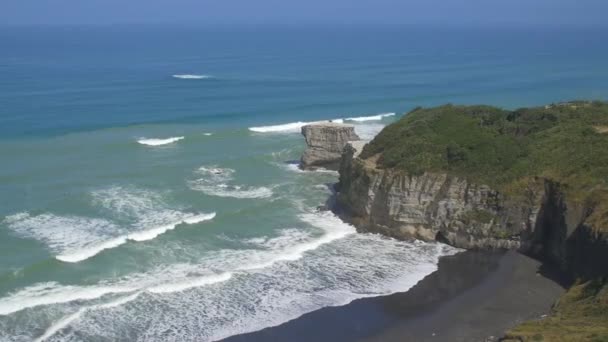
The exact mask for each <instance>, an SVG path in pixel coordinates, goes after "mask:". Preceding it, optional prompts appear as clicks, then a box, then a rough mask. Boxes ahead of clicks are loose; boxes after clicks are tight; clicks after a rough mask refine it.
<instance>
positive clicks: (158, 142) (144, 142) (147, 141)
mask: <svg viewBox="0 0 608 342" xmlns="http://www.w3.org/2000/svg"><path fill="white" fill-rule="evenodd" d="M182 139H184V137H171V138H167V139H146V138H141V139H139V140H137V142H138V143H140V144H142V145H147V146H161V145H167V144H172V143H174V142H177V141H180V140H182Z"/></svg>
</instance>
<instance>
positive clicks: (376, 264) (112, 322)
mask: <svg viewBox="0 0 608 342" xmlns="http://www.w3.org/2000/svg"><path fill="white" fill-rule="evenodd" d="M298 219H299V221H300V224H296V225H297V226H299V227H298V228H295V227H294V228H287V229H283V230H280V231H278V232H277V233H278V234H276V235H274V236H270V237H268V236H262V237H259V236H258V237H253V238H249V239H243V240H234V241H232V242H231V243H235V244H238V243H240V244H242V246H243V247H246V248H242V249H224V250H219V251H218V250H215V251H212V252H209V253H206V254H204V255H203V256H202V257H200V258H199V259H198V260H197V264H196V265H193V264H175V265H166V266H163V267H158V268H156V269H154V270H151V271H148V272H146V273H142V274H136V275H131V276H128V277H126V278H122V279H119V280H112V282H111V283H99V284H97V285H90V286H86V287H77V286H67V285H60V284H57V283H52V284H46V285H45V286H40V285H39V286H38V288H34V287H29V288H26V289H23V290H21V291H19V292H16V293H11V294H9V296H8V297H5V298H0V310H1V311H0V314H7V313H12V312H16V311H19V310H23V309H27V308H32V307H34V306H36V307H37V308H36V311H35V313H36V314H38V313H39V314H41V315H48V317H55V318H54V323H52V324H50V326H49V327H46V328H45V327H44V324H48V323H45V322H48V321H46V320H36V321H33V320H32V322H34V323H32V324H37V325H36V326H34V327H28V330H20V332H24V335H23V336H28V335H27V334H31V332H32V331H45V333H44V335H43V336H42V337H45V338H47V337H50V336H52V335H53V334H56V333H59V332H60V331H61V333H62V337H65V338H66V339H68V340H69V339H70V337H78V338H80V339H85V340H86V339H87V338H92V337H97V338H103V339H112V337H114V338H116V336H118V335H117V333H119V332H121V331H127V330H125V329H128V328H130V329H128V331H133V329H132V328H133V327H140V328H141V329H140V328H138V330H136V331H133V332H134V333H135V334H136V335H135V336H131V338H134V337H137V338H140V339H141V338H144V339H146V340H149V341H164V340H208V341H213V340H220V339H223V338H227V337H229V336H232V335H235V334H242V333H247V332H252V331H257V330H260V329H263V328H266V327H271V326H276V325H279V324H282V323H284V322H287V321H289V320H292V319H295V318H297V317H299V316H301V315H303V314H306V313H308V312H311V311H314V310H317V309H320V308H322V307H326V306H336V305H344V304H347V303H348V302H350V301H352V300H354V299H357V298H362V297H370V296H379V295H387V294H391V293H394V292H399V291H406V290H407V289H409V288H410V287H411V286H413V285H415V284H416V283H417V282H418V281H419V280H420V279H422V278H423V277H425V276H426V275H428V274H430V273H431V272H433V271H434V270H435V269H436V267H437V266H436V265H437V261H438V258H439V257H440V256H442V255H449V254H454V253H455V252H457V251H458V250H456V249H454V248H452V247H449V246H446V245H441V244H435V243H424V242H418V243H411V242H404V241H397V240H394V239H390V238H386V237H383V236H379V235H373V234H355V229H354V227H352V226H351V225H349V224H346V223H344V222H342V221H341V220H339V218H337V217H336V216H335V215H333V214H332V213H331V212H304V213H301V214H300V215H298ZM301 225H304V226H306V228H304V227H302V226H301ZM210 269H212V270H213V271H212V273H210V271H209V270H210ZM45 287H46V289H45ZM144 294H145V295H144ZM49 296H52V298H50V297H49ZM157 296H162V297H157ZM32 298H37V299H38V300H37V301H36V302H32V301H31V299H32ZM135 300H137V303H136V305H135V304H133V305H130V306H128V308H123V309H120V311H117V310H119V309H118V307H122V306H124V305H126V304H128V303H131V302H133V301H135ZM51 302H56V303H60V304H56V305H45V304H44V303H51ZM8 304H10V305H8ZM75 309H76V312H75V311H74V310H75ZM100 309H103V310H100ZM31 314H34V312H33V311H32V312H28V315H31ZM83 315H86V319H85V317H83ZM45 317H47V316H45ZM76 318H78V319H76ZM1 324H2V322H1V321H0V326H1ZM40 325H43V327H40ZM68 326H69V327H70V328H69V329H66V328H67V327H68ZM5 327H8V328H9V329H18V327H16V326H9V325H6V326H5ZM34 328H36V329H34ZM11 333H12V332H11ZM32 339H34V338H32Z"/></svg>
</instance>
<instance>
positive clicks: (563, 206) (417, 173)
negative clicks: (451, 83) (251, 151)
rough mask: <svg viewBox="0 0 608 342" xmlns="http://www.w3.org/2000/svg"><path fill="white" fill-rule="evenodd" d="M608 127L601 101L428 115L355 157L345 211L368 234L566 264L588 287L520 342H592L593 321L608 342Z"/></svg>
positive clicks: (348, 164)
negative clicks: (547, 341)
mask: <svg viewBox="0 0 608 342" xmlns="http://www.w3.org/2000/svg"><path fill="white" fill-rule="evenodd" d="M607 127H608V104H606V103H601V102H570V103H561V104H558V105H548V106H544V107H538V108H524V109H518V110H516V111H506V110H501V109H498V108H493V107H487V106H452V105H447V106H442V107H437V108H431V109H421V108H417V109H415V110H414V111H412V112H410V113H408V114H407V115H405V116H404V117H403V118H402V119H401V120H399V121H398V122H396V123H394V124H392V125H389V126H387V127H386V128H385V129H384V130H383V131H382V132H381V133H380V134H379V135H378V136H377V137H376V138H375V139H374V140H372V141H371V142H370V143H369V144H367V145H366V146H365V147H363V148H361V146H355V145H353V144H350V145H348V146H346V148H345V153H344V155H343V158H342V161H341V164H340V169H339V172H340V182H339V184H338V185H337V187H336V188H337V190H338V192H337V198H336V206H335V208H334V210H335V211H336V213H337V214H339V215H340V216H341V217H342V218H343V219H345V220H347V221H349V222H351V223H353V224H354V225H355V226H356V227H357V228H358V229H359V230H362V231H372V232H378V233H382V234H386V235H389V236H392V237H395V238H398V239H412V238H416V239H422V240H426V241H432V240H437V241H441V242H445V243H448V244H451V245H453V246H456V247H462V248H467V249H494V248H506V249H517V250H519V251H520V252H523V253H525V254H529V255H532V256H534V257H536V258H538V259H539V260H542V261H543V262H545V263H547V264H551V265H556V266H558V267H559V268H560V269H561V270H562V271H563V274H564V275H567V276H568V277H570V278H571V279H579V280H578V284H580V285H577V286H575V287H573V289H572V290H571V291H570V292H569V293H568V295H567V296H566V297H565V299H564V300H563V301H561V305H558V306H556V312H555V314H554V315H553V316H550V318H548V319H547V321H546V322H540V323H539V322H532V323H526V324H524V325H523V326H522V327H518V328H516V329H514V330H513V331H512V332H510V334H509V337H510V338H513V339H514V340H521V341H527V340H530V339H536V340H538V338H539V336H540V338H541V339H540V340H542V338H543V336H544V337H547V338H556V336H560V335H559V329H558V328H559V327H560V326H571V327H572V328H573V329H574V330H573V333H572V335H569V336H570V337H568V338H564V339H557V340H563V341H575V340H576V341H578V340H592V338H589V336H591V335H589V336H587V335H588V334H587V335H585V334H586V333H587V332H586V331H581V329H583V330H585V329H586V328H584V325H583V324H582V322H584V321H587V322H590V323H589V324H594V325H593V327H590V328H589V329H595V330H594V331H597V332H598V333H599V334H600V335H598V336H604V337H606V338H608V331H607V330H608V329H606V328H605V327H604V328H603V330H602V329H601V326H602V324H601V322H606V321H608V311H606V310H605V308H606V307H608V302H606V300H607V299H608V285H604V284H606V278H607V277H608V153H606V151H608V134H607V132H608V129H607ZM581 289H583V290H581ZM589 289H591V290H589ZM572 292H574V293H575V294H576V295H573V294H572ZM572 297H574V298H575V299H574V300H573V299H571V298H572ZM581 316H583V317H584V319H582V317H581ZM598 322H600V323H598ZM545 323H546V324H545ZM547 324H548V325H547ZM551 324H552V325H551ZM548 326H551V327H553V330H551V329H550V328H547V327H548ZM577 326H578V328H576V327H577ZM598 326H599V327H600V328H597V327H598ZM576 329H578V330H576ZM598 329H599V330H598Z"/></svg>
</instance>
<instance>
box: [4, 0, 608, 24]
mask: <svg viewBox="0 0 608 342" xmlns="http://www.w3.org/2000/svg"><path fill="white" fill-rule="evenodd" d="M607 14H608V0H297V1H296V0H0V25H1V24H9V25H21V24H23V25H31V24H53V25H60V24H70V25H72V24H95V25H103V24H132V23H145V24H157V23H167V24H186V25H201V26H215V25H221V26H237V25H296V26H298V25H309V26H310V25H337V26H344V25H347V26H350V25H354V26H356V25H413V26H416V25H424V26H429V25H430V26H436V27H437V26H438V27H441V26H535V27H538V26H540V27H564V26H566V27H571V26H582V27H588V26H591V27H595V26H603V27H606V26H608V24H607V22H608V20H607V19H606V15H607Z"/></svg>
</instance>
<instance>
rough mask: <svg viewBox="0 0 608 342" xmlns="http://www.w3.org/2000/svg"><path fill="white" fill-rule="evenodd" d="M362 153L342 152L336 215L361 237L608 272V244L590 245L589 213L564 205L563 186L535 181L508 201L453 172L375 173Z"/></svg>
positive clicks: (371, 160)
mask: <svg viewBox="0 0 608 342" xmlns="http://www.w3.org/2000/svg"><path fill="white" fill-rule="evenodd" d="M357 147H358V148H357ZM361 147H362V146H360V145H359V146H357V144H348V145H347V146H346V148H345V152H344V157H343V159H342V162H341V165H340V170H339V171H340V182H339V184H338V186H337V190H338V193H337V198H336V206H335V208H334V210H335V211H336V213H337V214H339V215H340V216H341V217H342V218H343V219H345V220H346V221H349V222H351V223H352V224H354V225H355V226H356V227H357V228H358V229H360V230H363V231H371V232H378V233H382V234H385V235H388V236H392V237H395V238H398V239H413V238H415V239H421V240H425V241H433V240H437V241H441V242H445V243H448V244H450V245H453V246H455V247H461V248H467V249H493V248H506V249H519V250H521V251H523V252H527V253H530V254H533V255H537V256H539V257H542V258H543V259H544V260H548V261H551V262H554V263H556V264H558V265H560V266H561V268H562V269H564V270H565V271H574V270H575V271H576V274H580V275H589V276H591V275H593V273H594V272H596V271H598V270H601V269H602V268H604V267H606V268H605V269H608V254H607V252H608V246H606V241H607V240H606V239H605V238H602V237H601V236H596V237H594V238H591V235H592V233H591V232H592V231H593V230H592V229H591V227H590V226H589V224H587V223H586V219H587V218H588V217H589V215H590V211H592V208H590V207H588V206H582V205H576V204H572V203H567V202H566V201H565V200H564V198H565V197H564V196H563V193H562V190H561V188H560V186H559V184H556V183H553V182H551V181H549V180H545V179H542V178H535V179H531V180H530V181H529V182H528V184H526V185H525V186H526V187H527V190H526V191H525V192H524V193H525V195H523V197H518V198H509V197H508V196H505V195H503V194H501V193H500V192H498V191H495V190H493V189H491V188H490V187H488V186H485V185H479V184H473V183H470V182H469V181H467V180H465V179H460V178H458V177H455V176H452V175H450V174H448V173H430V172H427V173H423V174H421V175H408V174H406V173H404V172H402V171H397V170H391V169H381V168H378V167H377V166H376V163H375V160H374V158H373V157H372V158H368V159H365V160H363V159H361V158H358V157H357V154H358V150H360V148H361ZM591 260H594V261H593V262H591ZM590 265H593V267H590Z"/></svg>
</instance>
